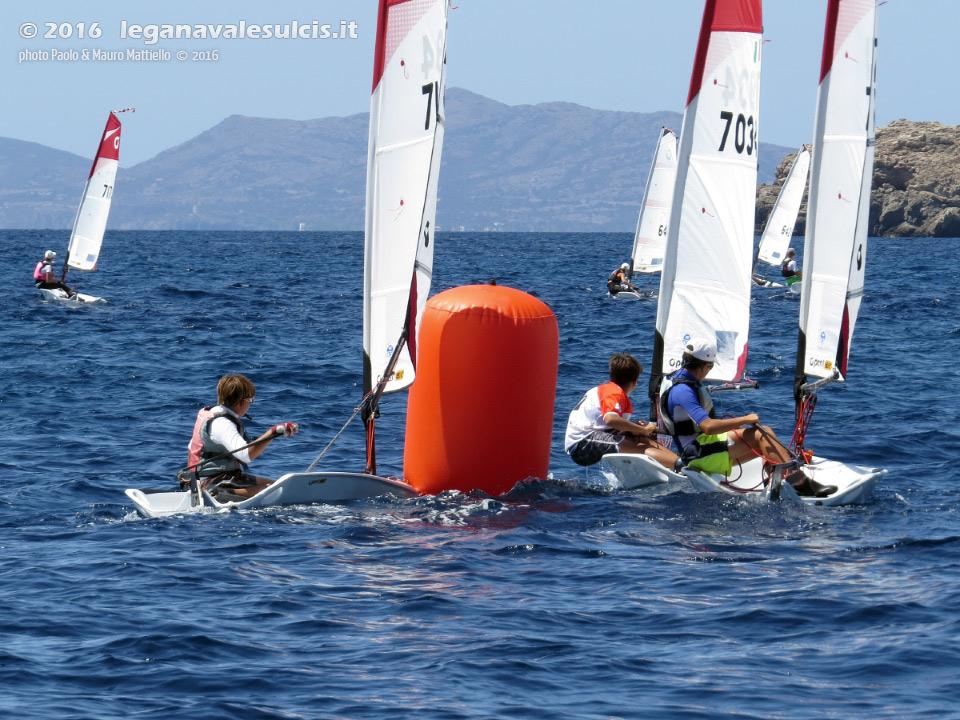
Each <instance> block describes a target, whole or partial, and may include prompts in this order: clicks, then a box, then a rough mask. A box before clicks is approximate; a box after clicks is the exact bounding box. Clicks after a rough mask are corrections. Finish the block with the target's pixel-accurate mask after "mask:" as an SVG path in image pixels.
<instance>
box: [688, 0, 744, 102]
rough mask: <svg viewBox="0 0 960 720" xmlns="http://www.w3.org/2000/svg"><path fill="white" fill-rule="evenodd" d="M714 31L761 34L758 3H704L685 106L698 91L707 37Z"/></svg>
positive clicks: (724, 0)
mask: <svg viewBox="0 0 960 720" xmlns="http://www.w3.org/2000/svg"><path fill="white" fill-rule="evenodd" d="M715 32H753V33H761V32H763V10H762V8H761V0H707V1H706V3H705V4H704V6H703V21H702V22H701V24H700V39H699V40H698V41H697V56H696V59H695V60H694V61H693V75H692V76H691V77H690V92H689V93H688V94H687V105H689V104H690V103H691V102H693V99H694V98H695V97H696V96H697V94H698V93H699V92H700V86H701V85H702V84H703V70H704V67H705V66H706V63H707V49H708V48H709V47H710V35H711V33H715Z"/></svg>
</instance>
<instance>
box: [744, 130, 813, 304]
mask: <svg viewBox="0 0 960 720" xmlns="http://www.w3.org/2000/svg"><path fill="white" fill-rule="evenodd" d="M809 169H810V150H809V148H808V146H806V145H804V146H803V147H802V148H800V150H799V151H798V152H797V157H796V158H795V159H794V161H793V165H792V166H791V167H790V172H789V173H788V174H787V179H786V180H785V181H784V183H783V187H782V188H780V194H779V195H777V200H776V202H774V204H773V209H772V210H771V211H770V217H769V218H767V224H766V226H765V227H764V228H763V235H762V236H761V237H760V245H759V247H758V248H757V257H756V259H755V260H754V263H753V265H754V273H756V265H757V262H758V261H759V262H762V263H765V264H767V265H772V266H773V267H775V268H777V269H780V267H781V265H782V263H783V262H784V258H785V257H786V252H787V248H788V246H789V245H790V239H791V238H792V237H793V229H794V227H795V226H796V224H797V215H799V214H800V205H801V203H802V202H803V191H804V190H805V189H806V186H807V175H808V174H809ZM758 284H759V283H758ZM787 284H789V283H787ZM763 286H764V287H782V286H783V284H782V283H775V282H770V281H767V282H766V283H764V284H763Z"/></svg>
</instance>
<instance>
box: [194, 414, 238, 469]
mask: <svg viewBox="0 0 960 720" xmlns="http://www.w3.org/2000/svg"><path fill="white" fill-rule="evenodd" d="M214 407H215V406H214ZM218 417H225V418H227V419H228V420H230V421H231V422H232V423H233V424H234V425H236V426H237V432H239V433H240V437H242V438H243V439H244V441H245V442H248V443H249V442H250V438H249V437H248V436H247V431H246V428H244V427H243V423H242V422H240V419H239V418H237V417H236V416H235V415H233V414H232V413H229V412H226V411H224V410H221V411H219V412H214V410H213V407H205V408H200V410H199V411H198V412H197V419H196V420H195V421H194V423H193V435H191V437H190V445H189V448H188V450H189V454H188V457H187V468H188V469H190V470H194V472H195V473H196V474H197V475H199V476H201V477H209V476H212V475H219V474H221V473H225V472H235V471H237V470H240V471H242V470H245V469H246V467H247V466H246V465H245V464H244V463H242V462H240V461H239V460H237V459H236V458H235V457H233V456H232V455H228V456H227V457H223V458H219V459H217V460H212V461H210V462H204V461H205V460H207V459H208V458H213V457H216V456H217V455H222V454H223V453H225V452H227V451H228V448H225V447H221V448H219V449H218V448H211V449H206V443H205V442H204V439H206V440H208V441H209V440H210V423H212V422H213V421H214V420H216V419H217V418H218ZM212 444H213V443H211V445H212Z"/></svg>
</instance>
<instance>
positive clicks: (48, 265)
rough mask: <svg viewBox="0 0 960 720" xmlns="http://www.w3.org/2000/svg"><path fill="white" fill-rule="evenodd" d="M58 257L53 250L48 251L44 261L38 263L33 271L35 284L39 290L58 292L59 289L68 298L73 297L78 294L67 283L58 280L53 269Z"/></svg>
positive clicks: (44, 255)
mask: <svg viewBox="0 0 960 720" xmlns="http://www.w3.org/2000/svg"><path fill="white" fill-rule="evenodd" d="M56 257H57V254H56V253H55V252H54V251H53V250H47V251H46V252H45V253H44V254H43V260H41V261H40V262H38V263H37V266H36V267H35V268H34V269H33V282H34V283H35V284H36V286H37V288H39V289H42V290H56V289H57V288H59V289H60V290H63V291H64V292H65V293H67V297H71V296H73V295H75V294H76V293H75V292H73V290H71V289H70V288H69V287H68V286H67V284H66V283H65V282H63V281H62V280H58V279H57V274H56V271H55V270H54V269H53V261H54V260H55V259H56Z"/></svg>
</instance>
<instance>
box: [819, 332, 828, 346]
mask: <svg viewBox="0 0 960 720" xmlns="http://www.w3.org/2000/svg"><path fill="white" fill-rule="evenodd" d="M825 342H827V334H826V333H825V332H824V331H823V330H821V331H820V344H821V345H823V344H824V343H825Z"/></svg>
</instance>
